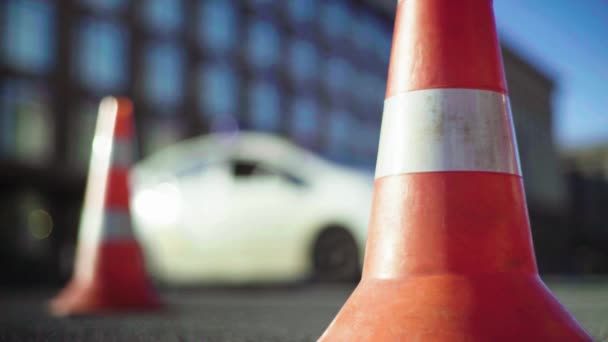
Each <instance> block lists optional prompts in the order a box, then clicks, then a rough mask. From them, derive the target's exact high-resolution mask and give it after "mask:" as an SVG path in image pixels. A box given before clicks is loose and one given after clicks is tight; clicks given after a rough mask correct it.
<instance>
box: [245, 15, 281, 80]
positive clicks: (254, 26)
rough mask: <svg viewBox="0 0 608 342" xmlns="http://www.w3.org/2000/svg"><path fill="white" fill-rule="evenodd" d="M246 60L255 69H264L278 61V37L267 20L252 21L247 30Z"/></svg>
mask: <svg viewBox="0 0 608 342" xmlns="http://www.w3.org/2000/svg"><path fill="white" fill-rule="evenodd" d="M247 33H248V36H247V43H246V44H247V62H248V63H249V65H250V66H251V67H252V68H253V69H254V70H255V71H266V70H268V69H271V68H273V67H275V66H276V65H277V64H278V63H279V53H280V37H279V33H278V31H277V29H276V27H275V26H274V25H273V24H272V23H271V22H269V21H261V20H256V21H253V22H252V23H251V24H250V25H249V28H248V30H247Z"/></svg>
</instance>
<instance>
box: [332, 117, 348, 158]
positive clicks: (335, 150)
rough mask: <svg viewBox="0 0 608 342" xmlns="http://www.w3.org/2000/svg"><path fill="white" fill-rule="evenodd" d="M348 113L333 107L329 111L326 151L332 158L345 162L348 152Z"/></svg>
mask: <svg viewBox="0 0 608 342" xmlns="http://www.w3.org/2000/svg"><path fill="white" fill-rule="evenodd" d="M350 117H351V115H350V113H348V112H346V111H344V110H341V109H333V110H331V111H330V112H329V137H328V152H329V155H330V157H331V158H332V159H335V160H337V161H341V162H345V161H346V160H345V159H344V158H345V156H346V155H347V152H348V143H349V134H351V132H349V130H350Z"/></svg>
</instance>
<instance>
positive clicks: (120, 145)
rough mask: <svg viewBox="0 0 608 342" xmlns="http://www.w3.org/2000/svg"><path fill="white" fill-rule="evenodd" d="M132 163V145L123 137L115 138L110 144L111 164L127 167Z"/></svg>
mask: <svg viewBox="0 0 608 342" xmlns="http://www.w3.org/2000/svg"><path fill="white" fill-rule="evenodd" d="M132 164H133V147H132V146H131V142H130V141H128V140H126V139H124V138H115V139H114V143H113V144H112V165H113V166H124V167H129V166H131V165H132Z"/></svg>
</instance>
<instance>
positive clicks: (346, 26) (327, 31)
mask: <svg viewBox="0 0 608 342" xmlns="http://www.w3.org/2000/svg"><path fill="white" fill-rule="evenodd" d="M351 20H352V14H351V10H350V8H349V7H348V5H347V4H346V3H345V2H343V1H327V2H325V3H324V4H323V6H322V8H321V30H322V32H323V34H324V36H325V38H326V39H327V41H328V42H334V41H338V40H343V39H346V38H347V37H348V33H349V30H350V25H351Z"/></svg>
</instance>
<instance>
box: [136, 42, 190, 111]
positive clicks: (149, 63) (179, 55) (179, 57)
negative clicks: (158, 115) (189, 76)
mask: <svg viewBox="0 0 608 342" xmlns="http://www.w3.org/2000/svg"><path fill="white" fill-rule="evenodd" d="M144 57H145V64H144V82H143V86H144V92H145V95H146V97H147V99H148V101H149V102H150V103H153V104H158V105H175V104H176V103H177V102H178V101H179V100H180V99H181V97H182V94H183V93H184V87H183V74H184V70H183V69H184V56H183V49H181V48H180V46H179V45H177V44H174V43H152V44H149V45H148V46H147V47H146V50H145V54H144Z"/></svg>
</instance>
